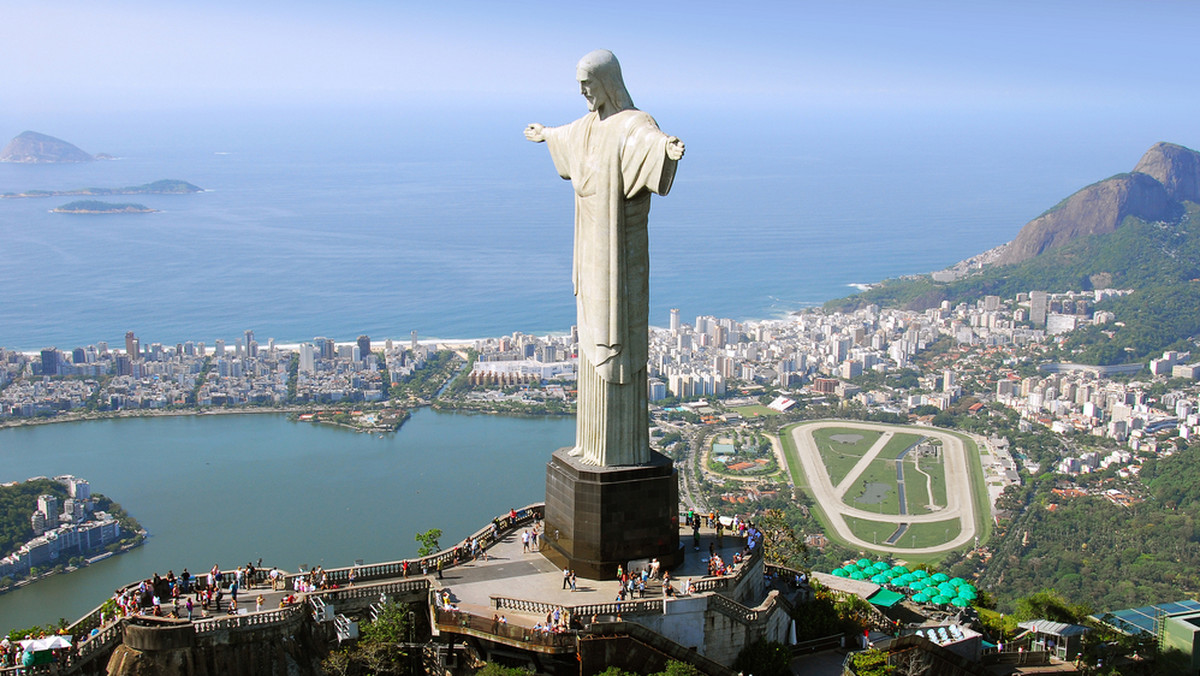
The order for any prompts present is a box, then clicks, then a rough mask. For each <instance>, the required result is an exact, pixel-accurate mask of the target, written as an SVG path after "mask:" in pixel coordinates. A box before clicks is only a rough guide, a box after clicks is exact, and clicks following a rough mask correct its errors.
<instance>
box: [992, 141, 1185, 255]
mask: <svg viewBox="0 0 1200 676" xmlns="http://www.w3.org/2000/svg"><path fill="white" fill-rule="evenodd" d="M1184 200H1189V201H1192V202H1200V153H1197V152H1196V151H1194V150H1191V149H1189V148H1184V147H1183V146H1179V145H1175V144H1172V143H1158V144H1155V145H1154V147H1152V148H1150V150H1148V151H1147V152H1146V154H1145V155H1143V156H1142V159H1141V160H1140V161H1139V162H1138V163H1137V166H1136V167H1134V170H1133V172H1132V173H1129V174H1119V175H1117V176H1113V177H1112V178H1109V179H1106V180H1103V181H1100V182H1099V183H1094V184H1092V185H1089V186H1088V187H1086V188H1083V189H1082V190H1080V191H1079V192H1076V193H1075V194H1074V195H1071V196H1070V197H1068V198H1067V199H1065V200H1063V201H1062V202H1060V203H1059V204H1058V205H1057V206H1055V207H1054V208H1052V209H1050V210H1049V211H1047V212H1046V213H1044V214H1042V215H1041V216H1038V217H1037V218H1035V219H1034V220H1032V221H1030V222H1029V223H1027V224H1026V225H1025V227H1023V228H1021V231H1020V232H1019V233H1017V237H1016V239H1014V240H1013V241H1012V242H1009V243H1008V245H1006V246H1005V247H1004V249H1003V250H1002V251H1001V252H1000V254H999V256H998V257H997V260H996V262H997V264H1000V265H1011V264H1014V263H1020V262H1022V261H1026V260H1029V259H1031V258H1033V257H1034V256H1039V255H1041V254H1043V253H1045V252H1046V251H1049V250H1050V249H1055V248H1057V247H1061V246H1063V245H1065V244H1067V243H1069V242H1072V241H1074V240H1077V239H1079V238H1081V237H1086V236H1088V235H1103V234H1107V233H1110V232H1114V231H1115V230H1116V229H1117V228H1118V227H1120V226H1121V224H1122V223H1123V222H1124V221H1125V219H1126V218H1128V217H1130V216H1133V217H1136V218H1138V219H1141V220H1143V221H1147V222H1155V221H1165V222H1170V223H1173V222H1176V221H1178V220H1179V218H1180V217H1181V216H1182V215H1183V213H1184V208H1183V205H1182V204H1181V202H1183V201H1184Z"/></svg>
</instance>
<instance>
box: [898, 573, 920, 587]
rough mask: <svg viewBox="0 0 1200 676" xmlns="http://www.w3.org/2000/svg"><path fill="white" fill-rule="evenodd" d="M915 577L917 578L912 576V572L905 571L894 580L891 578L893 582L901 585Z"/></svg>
mask: <svg viewBox="0 0 1200 676" xmlns="http://www.w3.org/2000/svg"><path fill="white" fill-rule="evenodd" d="M915 579H917V578H915V577H913V574H912V573H905V574H903V575H901V576H900V577H898V578H896V579H895V580H893V582H895V583H896V584H898V585H900V586H901V587H903V586H904V585H906V584H908V583H910V582H912V581H913V580H915Z"/></svg>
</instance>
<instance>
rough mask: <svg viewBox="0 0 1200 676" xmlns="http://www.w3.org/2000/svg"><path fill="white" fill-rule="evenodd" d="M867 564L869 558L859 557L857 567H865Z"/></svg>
mask: <svg viewBox="0 0 1200 676" xmlns="http://www.w3.org/2000/svg"><path fill="white" fill-rule="evenodd" d="M869 565H871V559H859V560H858V567H859V568H866V567H867V566H869Z"/></svg>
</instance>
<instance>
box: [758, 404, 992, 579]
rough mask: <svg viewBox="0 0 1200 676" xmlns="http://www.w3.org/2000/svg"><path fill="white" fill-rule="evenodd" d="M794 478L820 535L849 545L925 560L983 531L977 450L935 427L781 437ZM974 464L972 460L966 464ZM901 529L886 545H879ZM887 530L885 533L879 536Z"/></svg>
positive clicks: (815, 430)
mask: <svg viewBox="0 0 1200 676" xmlns="http://www.w3.org/2000/svg"><path fill="white" fill-rule="evenodd" d="M781 436H782V437H783V441H784V444H783V447H784V452H785V456H786V458H787V460H788V463H789V466H790V468H789V469H790V471H791V474H792V476H793V480H794V481H795V482H796V484H797V485H798V486H803V487H805V488H807V490H808V492H809V493H810V494H811V495H812V496H813V498H814V499H815V501H816V503H817V506H818V510H817V512H818V515H819V516H820V517H821V518H822V520H823V521H824V522H825V524H826V526H827V528H826V534H827V535H829V536H830V537H833V538H835V539H838V540H841V541H843V542H845V543H847V544H849V545H851V546H854V547H861V548H864V549H873V550H876V551H885V552H893V553H897V554H910V555H914V556H920V557H925V556H929V555H936V554H939V553H942V552H947V551H950V550H953V549H957V548H959V547H962V546H963V545H965V544H968V543H973V541H974V539H975V537H976V535H980V536H985V535H986V533H987V526H988V523H987V518H986V513H987V507H988V503H987V500H986V493H985V494H984V498H983V499H982V500H981V499H980V498H979V496H978V495H977V493H978V492H979V491H985V486H984V484H983V477H982V472H981V471H980V469H979V462H978V458H977V457H975V458H973V457H972V456H973V455H974V456H977V455H978V449H977V448H976V447H975V444H974V442H973V441H971V440H970V438H969V437H967V436H965V435H960V434H957V433H953V432H949V431H947V430H943V429H938V428H933V427H911V426H899V425H883V424H879V423H867V422H857V421H818V422H810V423H799V424H797V425H794V426H791V427H788V428H786V429H785V430H784V431H783V433H782V435H781ZM972 460H974V462H971V461H972ZM900 524H907V526H906V530H905V531H904V533H903V534H902V535H901V536H900V537H899V538H898V539H897V541H895V542H894V543H892V544H884V542H885V541H886V540H887V539H888V538H889V537H892V536H893V535H894V534H895V533H896V529H897V528H898V527H899V525H900ZM884 531H886V532H884Z"/></svg>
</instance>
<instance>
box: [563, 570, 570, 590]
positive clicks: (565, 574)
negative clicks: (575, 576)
mask: <svg viewBox="0 0 1200 676" xmlns="http://www.w3.org/2000/svg"><path fill="white" fill-rule="evenodd" d="M569 584H571V569H569V568H567V567H566V566H564V567H563V583H562V588H563V589H566V588H567V585H569Z"/></svg>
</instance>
